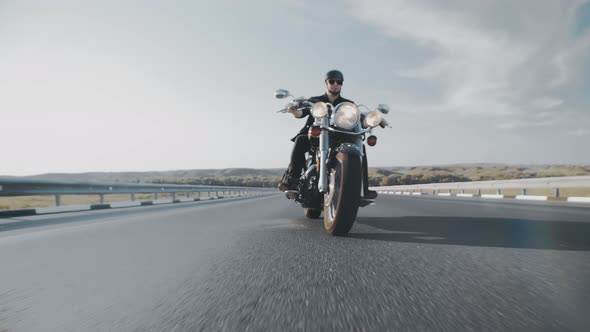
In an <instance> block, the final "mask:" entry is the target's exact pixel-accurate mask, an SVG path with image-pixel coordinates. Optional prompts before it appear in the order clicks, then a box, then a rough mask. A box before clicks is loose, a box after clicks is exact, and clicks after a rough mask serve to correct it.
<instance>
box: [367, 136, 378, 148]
mask: <svg viewBox="0 0 590 332" xmlns="http://www.w3.org/2000/svg"><path fill="white" fill-rule="evenodd" d="M367 144H369V145H370V146H375V145H376V144H377V136H373V135H371V136H369V137H368V138H367Z"/></svg>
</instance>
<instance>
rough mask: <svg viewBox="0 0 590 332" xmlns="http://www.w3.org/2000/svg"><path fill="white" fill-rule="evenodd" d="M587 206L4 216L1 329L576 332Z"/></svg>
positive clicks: (459, 202) (588, 253) (257, 203)
mask: <svg viewBox="0 0 590 332" xmlns="http://www.w3.org/2000/svg"><path fill="white" fill-rule="evenodd" d="M589 313H590V208H589V207H579V206H562V205H558V204H547V203H544V204H535V203H532V202H531V203H528V202H516V203H515V202H505V201H493V200H487V201H484V200H477V199H473V200H467V199H465V200H464V199H446V198H437V197H403V196H384V195H381V196H380V197H379V198H378V199H377V202H376V204H375V205H372V206H368V207H365V208H362V209H361V210H360V212H359V216H358V219H357V222H356V224H355V226H354V227H353V229H352V231H351V233H350V235H349V236H348V237H342V238H337V237H331V236H329V235H327V234H326V233H325V232H324V230H323V225H322V221H321V220H305V219H304V218H303V211H302V209H301V208H300V207H299V206H298V205H296V204H295V203H293V202H291V201H288V200H286V199H285V198H284V197H283V196H282V195H270V196H264V197H254V198H246V199H233V200H232V199H226V200H219V201H207V202H194V203H183V204H174V205H169V206H149V207H137V208H125V209H114V210H103V211H94V212H76V213H63V214H51V215H39V216H31V217H21V218H13V219H0V331H195V330H197V331H198V330H203V331H212V330H215V331H216V330H230V331H258V330H272V331H285V330H305V331H317V330H331V331H351V330H354V331H382V330H401V331H424V330H436V331H441V330H444V331H462V330H471V331H541V330H549V331H585V330H587V329H588V326H590V315H589Z"/></svg>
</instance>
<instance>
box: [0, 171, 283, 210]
mask: <svg viewBox="0 0 590 332" xmlns="http://www.w3.org/2000/svg"><path fill="white" fill-rule="evenodd" d="M270 190H273V189H271V188H253V187H226V186H203V185H174V184H138V183H98V182H66V181H47V180H31V179H20V178H0V197H2V196H5V197H6V196H37V195H52V196H55V205H56V206H59V205H61V196H62V195H99V196H100V202H101V204H104V196H105V195H112V194H130V199H131V200H132V201H135V194H155V196H156V199H158V194H172V198H173V200H174V199H176V194H178V193H187V194H189V195H190V194H194V193H202V192H206V193H215V194H216V195H218V194H219V193H223V194H224V195H225V194H226V193H229V194H230V195H232V194H233V193H237V194H239V195H255V194H258V193H261V192H265V191H270Z"/></svg>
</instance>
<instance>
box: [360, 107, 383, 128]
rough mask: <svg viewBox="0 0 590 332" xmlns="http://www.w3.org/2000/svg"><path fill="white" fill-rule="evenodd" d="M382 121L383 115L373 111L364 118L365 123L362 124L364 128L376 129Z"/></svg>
mask: <svg viewBox="0 0 590 332" xmlns="http://www.w3.org/2000/svg"><path fill="white" fill-rule="evenodd" d="M382 120H383V113H381V112H379V111H373V112H371V113H369V114H367V115H366V116H365V122H364V123H363V127H364V128H373V127H377V126H378V125H379V124H380V123H381V121H382Z"/></svg>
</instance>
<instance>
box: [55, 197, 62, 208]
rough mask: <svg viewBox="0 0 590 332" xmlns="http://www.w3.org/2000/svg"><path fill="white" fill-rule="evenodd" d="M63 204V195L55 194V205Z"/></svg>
mask: <svg viewBox="0 0 590 332" xmlns="http://www.w3.org/2000/svg"><path fill="white" fill-rule="evenodd" d="M60 205H61V195H55V206H60Z"/></svg>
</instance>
